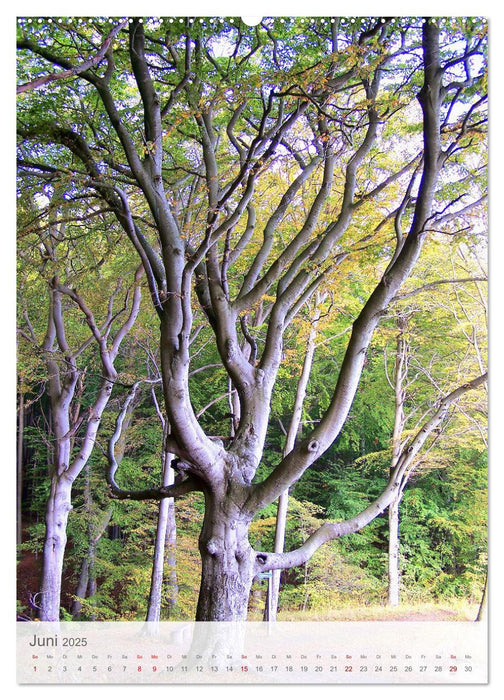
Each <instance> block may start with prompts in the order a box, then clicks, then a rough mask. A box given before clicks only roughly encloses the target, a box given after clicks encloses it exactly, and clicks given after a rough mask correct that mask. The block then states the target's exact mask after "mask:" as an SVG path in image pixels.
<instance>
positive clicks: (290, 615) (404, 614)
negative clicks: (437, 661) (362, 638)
mask: <svg viewBox="0 0 504 700" xmlns="http://www.w3.org/2000/svg"><path fill="white" fill-rule="evenodd" d="M477 614H478V605H477V604H470V603H467V602H462V601H460V600H456V601H453V602H451V601H443V602H442V603H416V604H403V605H399V606H397V607H389V606H386V605H370V606H360V607H352V606H350V605H347V606H342V607H341V608H339V609H337V610H328V611H326V610H324V611H320V612H314V611H299V610H290V611H285V612H281V613H280V614H279V616H278V619H279V620H291V621H300V620H311V621H318V620H320V621H323V620H325V621H334V620H336V621H337V620H340V621H345V620H346V621H367V620H382V621H387V620H390V621H396V620H397V621H408V620H409V621H412V622H413V621H421V620H426V621H428V620H431V621H439V622H442V621H456V620H463V621H473V620H474V619H475V618H476V615H477Z"/></svg>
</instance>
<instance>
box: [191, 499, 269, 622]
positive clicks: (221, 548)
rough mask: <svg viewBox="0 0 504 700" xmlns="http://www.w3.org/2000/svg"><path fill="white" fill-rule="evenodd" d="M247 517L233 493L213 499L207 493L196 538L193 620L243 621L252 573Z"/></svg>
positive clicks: (251, 550)
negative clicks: (197, 564) (197, 575)
mask: <svg viewBox="0 0 504 700" xmlns="http://www.w3.org/2000/svg"><path fill="white" fill-rule="evenodd" d="M249 527H250V518H246V519H245V518H244V517H243V515H241V514H240V508H239V507H237V504H236V503H235V502H234V499H233V494H232V493H229V494H227V495H226V497H225V499H222V500H221V501H220V502H217V501H216V499H213V498H210V497H207V503H206V509H205V518H204V521H203V528H202V531H201V534H200V539H199V550H200V554H201V561H202V569H201V586H200V593H199V599H198V606H197V610H196V620H197V621H203V622H204V621H244V620H246V619H247V609H248V600H249V596H250V589H251V586H252V581H253V578H254V575H255V572H254V557H255V552H254V551H253V549H252V547H251V546H250V543H249V539H248V532H249Z"/></svg>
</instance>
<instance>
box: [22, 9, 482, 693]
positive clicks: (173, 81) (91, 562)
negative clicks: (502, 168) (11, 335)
mask: <svg viewBox="0 0 504 700" xmlns="http://www.w3.org/2000/svg"><path fill="white" fill-rule="evenodd" d="M179 9H182V10H185V8H179ZM166 11H167V9H166V8H165V9H164V10H163V12H164V13H166ZM37 12H39V14H36V15H30V14H26V16H24V15H23V16H19V17H17V18H16V27H15V28H16V33H17V64H16V66H17V138H18V145H17V158H18V160H17V163H18V165H17V176H18V180H17V181H18V192H17V226H18V239H17V240H18V245H17V264H18V265H17V267H18V272H17V312H18V314H17V317H18V318H17V333H18V336H17V337H18V355H17V376H18V388H17V396H18V405H17V430H18V432H17V447H18V452H17V492H16V505H17V513H16V514H17V531H16V541H17V547H18V562H17V564H18V571H17V612H16V620H17V621H16V654H17V664H16V667H17V682H18V684H19V685H21V686H30V685H46V684H47V685H51V684H68V685H79V684H83V685H84V684H94V685H107V684H131V685H138V684H145V685H154V684H174V685H180V684H216V685H221V684H237V685H238V684H239V685H254V684H257V685H261V684H265V685H267V684H282V685H285V684H293V685H299V684H301V685H302V684H321V685H328V684H334V685H338V684H342V685H345V684H346V685H349V684H361V685H366V684H369V685H371V684H374V685H380V684H381V685H385V684H397V685H400V684H404V685H413V684H415V685H418V684H426V685H429V686H430V685H439V686H444V685H457V686H461V685H484V684H487V683H488V611H487V586H488V575H487V569H488V551H487V542H488V533H487V521H488V512H487V497H488V492H487V458H488V441H487V420H488V417H487V413H488V411H487V381H488V377H487V372H486V365H487V282H488V279H487V277H488V275H487V237H488V231H487V229H488V221H487V175H488V173H487V158H488V153H487V120H488V114H487V92H488V75H487V69H488V67H487V61H488V56H487V54H488V47H487V36H488V19H487V18H486V17H481V16H472V15H469V14H468V15H467V16H465V15H464V16H460V15H459V14H458V13H454V15H453V16H450V15H446V16H444V15H441V16H436V17H430V16H429V17H423V16H403V15H400V16H389V13H385V12H384V11H383V10H382V11H381V10H380V9H379V8H377V9H376V11H373V12H374V14H370V15H369V16H362V15H360V14H359V13H358V12H357V10H356V12H357V14H356V15H355V16H352V15H351V14H348V15H347V13H351V12H352V8H350V7H345V10H344V14H343V13H339V14H338V8H337V7H336V6H334V7H332V6H331V8H330V9H327V8H325V9H324V11H323V12H318V11H317V10H316V8H315V7H314V8H310V7H308V6H306V7H303V8H302V13H300V14H297V12H296V11H294V10H292V15H288V14H286V15H284V16H282V15H276V14H275V13H274V12H272V14H271V15H269V14H268V13H267V12H266V11H264V13H263V14H262V16H242V14H240V10H239V8H238V9H236V10H235V11H234V12H231V13H230V12H228V11H226V12H223V13H221V12H220V11H219V10H218V8H215V9H214V10H212V12H209V13H208V14H207V13H206V12H205V11H201V12H200V13H199V14H198V13H195V14H194V15H192V14H190V11H189V14H187V15H179V14H173V15H169V14H161V15H159V16H158V15H157V14H151V13H149V10H148V9H147V8H146V9H145V12H146V13H147V14H146V15H145V16H140V15H141V12H142V8H136V9H135V13H131V14H128V13H125V15H124V16H115V15H114V16H107V15H106V11H105V10H104V11H103V12H104V16H102V15H101V14H100V12H101V11H98V12H96V14H93V15H91V16H81V15H80V14H79V13H77V12H76V15H75V16H73V15H72V16H71V15H67V14H61V15H53V16H45V14H44V13H43V12H41V11H40V10H37ZM67 12H70V10H68V11H67ZM254 12H256V13H257V15H259V14H260V13H261V12H262V11H261V9H260V8H259V7H258V8H257V9H256V10H254ZM311 12H313V15H312V14H310V13H311ZM381 12H383V13H384V14H383V16H382V15H381ZM138 13H140V14H138ZM331 13H333V14H334V16H333V14H331ZM11 29H13V27H11Z"/></svg>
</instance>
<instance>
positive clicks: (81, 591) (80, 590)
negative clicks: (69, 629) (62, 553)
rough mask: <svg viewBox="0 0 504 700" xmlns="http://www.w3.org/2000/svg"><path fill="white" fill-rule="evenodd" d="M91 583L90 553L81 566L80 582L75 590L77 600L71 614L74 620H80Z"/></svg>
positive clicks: (73, 604)
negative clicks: (83, 602)
mask: <svg viewBox="0 0 504 700" xmlns="http://www.w3.org/2000/svg"><path fill="white" fill-rule="evenodd" d="M88 583H89V551H88V554H87V555H86V556H85V557H84V559H83V560H82V564H81V570H80V574H79V581H78V583H77V588H76V589H75V600H74V602H73V603H72V608H71V613H72V617H73V618H74V620H78V619H79V617H80V613H81V610H82V602H81V601H82V600H83V599H84V598H85V597H86V593H87V590H88Z"/></svg>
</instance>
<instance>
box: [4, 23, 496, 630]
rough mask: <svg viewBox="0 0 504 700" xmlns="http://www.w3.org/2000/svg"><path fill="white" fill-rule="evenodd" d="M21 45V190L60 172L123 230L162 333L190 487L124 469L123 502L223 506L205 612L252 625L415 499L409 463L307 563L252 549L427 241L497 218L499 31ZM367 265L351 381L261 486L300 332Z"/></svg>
mask: <svg viewBox="0 0 504 700" xmlns="http://www.w3.org/2000/svg"><path fill="white" fill-rule="evenodd" d="M18 49H19V83H20V86H21V87H20V97H19V109H18V114H19V127H18V134H19V162H20V167H21V172H22V174H25V173H30V176H31V177H36V176H37V174H41V175H42V174H43V175H45V176H47V174H48V173H50V174H51V176H52V178H53V180H54V182H55V183H59V190H58V191H59V193H60V196H61V197H63V198H71V199H74V200H76V201H79V202H80V205H81V206H82V207H83V208H85V207H86V206H91V205H92V204H93V205H94V206H97V203H99V204H100V206H102V207H104V208H105V209H106V210H107V211H108V212H109V213H110V215H112V216H113V217H114V218H115V222H116V224H115V225H116V226H118V227H120V228H121V229H122V230H123V232H124V237H125V239H127V240H129V244H130V245H131V246H132V247H133V249H134V250H135V251H136V253H137V255H138V257H139V259H140V261H141V262H142V264H143V267H144V269H145V272H146V278H147V281H148V286H149V291H150V295H151V298H152V308H153V313H155V314H157V316H158V318H159V328H160V331H159V342H160V357H161V369H162V379H163V389H164V400H165V405H166V414H167V419H168V421H169V425H170V434H169V436H167V439H166V445H165V447H166V449H167V450H168V451H169V452H170V453H172V454H173V455H174V456H175V460H174V466H175V468H176V472H177V478H176V479H175V483H174V484H173V485H168V486H162V485H159V486H157V485H153V486H152V487H151V488H146V489H143V490H138V491H132V490H130V489H122V488H121V486H120V481H121V480H120V471H117V472H116V471H115V464H114V460H113V455H112V459H111V466H112V469H111V472H110V474H109V484H110V489H111V493H112V495H113V496H115V497H116V498H158V499H159V498H165V497H168V496H172V497H177V496H180V495H181V494H185V493H188V492H189V491H192V490H198V491H201V492H203V494H204V498H205V515H204V520H203V524H202V529H201V535H200V539H199V548H200V553H201V560H202V571H201V587H200V595H199V600H198V605H197V612H196V617H197V619H198V620H241V619H245V618H246V615H247V603H248V597H249V592H250V588H251V584H252V581H253V579H254V577H255V576H256V575H257V574H259V573H261V572H264V571H268V570H271V569H283V568H287V567H290V566H297V565H300V564H303V563H304V562H305V561H306V560H307V559H308V558H309V557H310V556H311V555H312V554H313V552H314V551H315V550H316V549H317V548H318V547H319V546H320V545H321V544H323V543H324V542H326V541H328V540H329V539H332V538H336V537H340V536H342V535H344V534H346V533H349V532H354V531H356V530H357V529H359V528H362V527H364V526H365V525H366V524H367V523H369V522H370V521H371V520H372V519H373V518H375V517H376V516H377V515H378V514H379V513H381V512H383V510H384V509H385V508H386V507H387V506H388V505H389V503H390V502H391V501H392V499H393V498H394V495H395V493H396V491H397V489H398V487H399V485H400V482H401V476H402V473H401V469H402V467H401V466H400V465H399V466H398V467H397V469H396V470H395V471H394V472H393V474H392V475H391V479H390V482H389V484H388V485H387V487H386V488H385V489H384V491H383V493H382V494H381V495H380V496H379V498H378V499H377V500H376V501H374V502H372V503H370V504H369V507H368V508H366V509H365V510H364V511H363V512H362V513H358V514H355V516H354V517H352V518H351V519H349V520H347V521H344V522H340V523H325V524H323V525H322V526H321V528H320V530H318V531H316V532H315V533H313V534H312V535H311V537H310V538H309V540H308V541H307V542H306V543H305V544H304V545H303V546H301V547H300V548H299V549H297V550H295V551H291V552H285V553H280V552H279V553H272V552H263V551H255V550H254V549H253V547H252V546H251V544H250V542H249V537H248V532H249V526H250V523H251V521H252V519H253V518H254V516H255V515H256V514H257V513H258V512H259V511H260V510H261V509H262V508H264V507H265V506H267V505H268V504H270V503H272V502H273V501H275V500H276V499H277V498H278V497H279V496H280V495H281V494H282V493H284V492H286V491H287V490H288V489H289V488H290V487H291V486H292V485H293V484H294V483H295V482H296V481H297V480H298V479H300V478H301V477H302V476H303V473H304V472H305V471H306V470H307V469H309V467H310V466H311V465H312V464H313V463H314V462H315V461H316V460H317V458H319V457H320V456H321V455H322V454H323V453H324V452H325V451H326V450H327V449H328V448H329V447H330V446H331V445H332V444H333V443H334V441H335V440H336V439H337V437H338V435H339V433H340V431H341V429H342V427H343V425H344V424H345V421H346V418H347V416H348V413H349V410H350V407H351V405H352V401H353V399H354V396H355V393H356V391H357V389H358V385H359V379H360V376H361V373H362V370H363V367H364V364H365V361H366V350H367V348H368V347H369V344H370V342H371V339H372V336H373V332H374V331H375V329H376V327H377V325H378V323H379V322H380V318H381V317H382V315H383V314H384V312H385V310H386V309H387V306H388V305H389V304H390V302H391V301H392V300H393V299H394V297H395V296H396V294H397V293H398V290H399V288H400V287H401V285H402V284H403V282H404V281H405V280H406V279H407V277H408V275H409V274H410V272H411V271H412V269H413V267H414V265H415V262H416V261H417V259H418V257H419V255H420V252H421V249H422V246H424V245H429V243H430V241H431V240H435V238H436V236H439V235H443V231H445V230H446V231H449V232H453V227H454V226H455V227H456V226H457V225H458V226H459V228H464V226H465V225H466V221H465V217H467V215H468V212H472V211H474V207H476V206H478V204H479V203H480V202H481V201H482V197H483V194H484V193H483V190H482V189H481V185H480V179H481V174H482V171H483V170H484V164H483V156H482V151H483V147H482V145H481V144H482V142H483V139H484V129H485V121H486V117H485V82H486V75H485V31H484V24H483V23H481V22H479V21H477V20H467V21H466V20H463V19H462V20H461V19H456V20H455V19H453V20H451V19H444V20H435V21H434V20H428V21H426V20H423V19H420V18H397V19H393V18H388V19H382V18H359V19H357V20H355V19H354V20H352V19H347V18H328V19H318V20H310V19H304V18H294V19H292V18H291V19H289V18H286V19H280V18H269V19H268V18H266V19H263V20H262V21H261V23H260V25H258V26H256V27H252V28H251V27H248V26H246V25H245V24H244V23H243V22H242V21H241V20H239V19H238V18H235V19H229V20H218V19H215V20H211V19H210V18H205V19H203V18H202V19H198V18H195V19H189V18H171V19H164V20H159V19H150V20H149V19H145V20H142V19H139V18H134V19H129V20H121V21H119V20H117V21H113V20H105V19H103V20H101V19H99V18H94V19H87V20H80V21H78V22H77V21H73V22H72V21H70V20H68V21H66V20H61V21H56V20H52V21H49V20H45V21H44V22H42V23H38V24H37V23H30V22H29V21H28V20H26V21H20V22H19V41H18ZM273 181H275V187H272V182H273ZM448 214H449V215H450V216H447V215H448ZM446 222H448V223H446ZM125 245H126V240H125ZM366 256H367V258H366ZM369 256H371V259H372V260H373V261H374V264H373V265H370V264H369V260H370V257H369ZM366 260H367V262H366ZM441 265H442V261H441V260H440V266H441ZM359 269H366V270H367V271H368V273H369V274H370V275H371V279H370V280H369V288H370V292H369V294H368V295H367V296H366V297H362V298H359V300H358V301H359V304H360V309H359V310H358V311H357V313H356V314H355V318H354V320H353V325H352V329H351V332H350V333H349V336H348V344H347V347H346V351H345V354H344V358H343V360H342V363H341V366H340V368H339V373H338V376H334V377H328V382H330V383H331V385H332V400H331V401H330V403H329V406H328V408H327V410H326V412H325V414H324V415H323V417H322V419H321V420H320V422H319V423H318V424H316V426H315V427H314V428H313V430H312V431H311V432H309V433H308V434H306V435H305V436H304V437H303V438H302V439H300V440H298V441H297V442H296V444H295V445H294V446H293V448H292V449H291V450H290V451H289V452H288V453H287V454H285V456H283V457H282V458H281V459H280V460H279V462H278V464H276V466H275V467H274V468H273V469H272V470H271V472H270V473H269V474H268V475H267V476H266V478H264V479H262V480H258V479H257V478H255V477H256V472H257V469H258V467H259V465H260V463H261V459H262V455H263V450H264V446H265V439H266V435H267V430H268V421H269V417H270V402H271V397H272V392H273V390H274V387H275V382H276V379H277V376H278V372H279V368H280V367H281V363H282V359H283V349H284V348H283V343H284V336H285V334H286V333H288V332H289V328H290V326H291V324H293V323H294V322H295V319H296V316H297V315H298V314H299V313H300V311H301V309H302V308H303V305H304V304H305V302H306V301H307V300H308V299H309V298H310V297H311V296H312V294H314V292H315V291H316V290H319V289H323V287H324V285H325V282H326V280H327V279H328V276H329V275H330V277H331V280H332V282H331V284H332V294H333V298H334V299H335V300H336V301H335V303H334V313H337V308H338V305H337V297H338V285H340V287H339V289H340V293H342V290H343V289H345V293H348V289H349V288H351V285H352V275H354V274H358V271H359ZM370 270H371V272H369V271H370ZM338 271H339V272H338ZM335 280H336V281H335ZM201 318H204V320H205V323H206V325H207V326H208V328H209V329H210V330H211V333H212V334H213V337H214V339H215V345H216V348H217V351H218V354H219V357H220V362H221V364H222V369H223V371H224V372H225V375H226V376H227V378H228V381H229V385H230V387H231V392H232V396H233V401H232V402H230V404H231V405H232V407H233V410H232V421H231V426H232V427H231V429H230V432H229V435H219V436H215V435H211V434H207V433H206V432H205V430H204V427H203V425H204V424H203V423H202V421H201V420H200V419H198V417H197V410H196V408H195V407H194V406H193V402H192V401H191V394H190V381H189V375H190V368H191V355H190V351H189V347H190V343H191V340H192V338H193V336H194V334H195V333H196V332H198V331H199V328H200V323H201ZM195 319H197V323H196V321H195ZM479 381H481V380H475V384H474V385H476V384H477V383H479ZM471 386H472V385H471ZM377 400H379V397H377ZM442 411H443V404H440V406H439V411H438V412H436V415H438V413H439V414H440V415H441V414H442Z"/></svg>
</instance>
